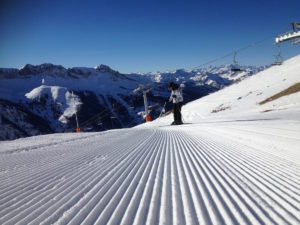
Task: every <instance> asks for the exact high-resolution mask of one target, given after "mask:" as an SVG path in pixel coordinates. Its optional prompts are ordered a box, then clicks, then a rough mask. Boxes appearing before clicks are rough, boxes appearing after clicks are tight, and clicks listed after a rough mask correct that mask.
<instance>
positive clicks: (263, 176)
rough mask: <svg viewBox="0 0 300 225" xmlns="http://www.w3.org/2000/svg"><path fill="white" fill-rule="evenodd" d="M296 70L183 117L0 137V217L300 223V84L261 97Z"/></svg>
mask: <svg viewBox="0 0 300 225" xmlns="http://www.w3.org/2000/svg"><path fill="white" fill-rule="evenodd" d="M299 71H300V56H298V57H295V58H293V59H291V60H288V61H286V62H285V63H284V64H283V65H282V66H276V67H271V68H269V69H268V70H266V71H263V72H261V73H260V74H258V75H256V76H253V77H250V78H247V79H245V80H243V81H241V82H240V83H238V84H235V85H232V86H230V87H227V88H225V89H223V90H221V91H219V92H216V93H214V94H211V95H209V96H206V97H204V98H202V99H199V100H196V101H194V102H191V103H189V104H187V105H185V106H184V107H183V109H182V113H183V119H184V121H185V122H186V124H184V125H181V126H169V125H168V124H169V123H170V122H171V121H172V115H169V116H166V117H162V118H160V119H158V120H156V121H153V122H150V123H147V124H143V125H140V126H137V127H135V128H131V129H121V130H111V131H106V132H100V133H80V134H53V135H44V136H36V137H30V138H24V139H18V140H15V141H3V142H1V145H0V224H137V225H139V224H149V225H152V224H180V225H182V224H222V225H223V224H300V153H299V152H300V151H299V146H300V117H299V115H300V114H299V113H300V105H299V102H300V95H299V92H298V93H295V94H292V95H290V96H285V97H281V98H279V99H277V100H274V101H272V102H269V103H267V104H264V105H260V104H257V103H259V102H261V101H263V100H265V99H266V98H268V97H270V96H272V95H274V94H276V93H279V92H280V91H282V90H284V89H286V88H288V87H290V86H291V85H293V84H295V83H298V82H299V80H300V76H299V75H300V74H299ZM266 110H267V111H266ZM269 110H271V111H269Z"/></svg>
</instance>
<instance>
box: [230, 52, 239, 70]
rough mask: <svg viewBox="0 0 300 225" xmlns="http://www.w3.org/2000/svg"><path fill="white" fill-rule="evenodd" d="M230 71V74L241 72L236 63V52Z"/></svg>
mask: <svg viewBox="0 0 300 225" xmlns="http://www.w3.org/2000/svg"><path fill="white" fill-rule="evenodd" d="M231 71H232V72H241V71H242V69H241V67H240V66H239V64H238V62H237V61H236V51H235V52H234V53H233V64H232V66H231Z"/></svg>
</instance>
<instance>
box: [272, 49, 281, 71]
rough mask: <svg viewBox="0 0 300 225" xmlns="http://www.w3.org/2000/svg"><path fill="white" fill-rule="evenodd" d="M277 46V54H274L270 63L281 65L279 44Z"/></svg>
mask: <svg viewBox="0 0 300 225" xmlns="http://www.w3.org/2000/svg"><path fill="white" fill-rule="evenodd" d="M277 47H278V53H277V55H274V57H275V61H274V62H273V63H272V65H273V66H280V65H282V62H283V58H282V56H281V51H280V44H277Z"/></svg>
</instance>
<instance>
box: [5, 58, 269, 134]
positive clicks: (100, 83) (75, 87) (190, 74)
mask: <svg viewBox="0 0 300 225" xmlns="http://www.w3.org/2000/svg"><path fill="white" fill-rule="evenodd" d="M230 68H231V67H230V65H228V66H222V67H209V68H207V69H198V70H191V71H189V70H184V69H180V70H176V71H174V72H165V73H160V72H155V73H146V74H122V73H120V72H118V71H115V70H113V69H111V68H110V67H109V66H106V65H98V66H96V67H95V68H85V67H73V68H68V69H66V68H64V67H63V66H60V65H53V64H49V63H47V64H41V65H37V66H34V65H30V64H27V65H25V66H24V67H23V68H21V69H5V68H3V69H0V100H1V101H0V108H1V114H0V115H1V117H2V123H1V125H0V126H1V128H2V127H5V129H2V132H1V135H0V139H2V140H3V139H14V138H18V137H24V136H31V135H35V134H43V133H51V132H69V131H73V130H74V129H75V127H76V122H75V112H77V113H78V119H79V125H80V127H81V129H82V130H85V131H100V130H106V129H112V128H122V127H132V126H134V125H137V124H140V123H142V122H143V118H142V117H140V116H139V115H138V113H139V112H140V111H143V110H144V106H143V98H142V96H141V95H134V94H133V90H134V89H135V88H136V87H137V86H138V84H145V85H149V84H151V85H152V87H153V90H152V91H151V92H150V93H149V94H148V100H149V103H150V105H152V106H155V107H153V110H152V112H151V116H152V118H156V117H157V116H158V115H159V113H160V111H161V107H162V105H163V104H164V102H165V101H167V100H168V98H169V90H168V88H167V86H168V83H169V82H170V81H175V82H178V83H184V84H185V90H184V98H185V102H189V101H192V100H195V99H197V98H200V97H202V96H205V95H207V94H209V93H211V92H214V91H217V90H219V89H221V88H223V87H225V86H228V85H230V84H232V83H234V82H238V81H240V80H242V79H244V78H246V77H249V76H251V75H253V74H255V73H257V72H258V71H261V70H263V69H264V67H245V68H243V71H242V72H232V71H231V70H230ZM72 92H73V93H74V95H73V96H72ZM170 107H171V105H169V106H167V109H170ZM19 115H23V116H22V117H20V116H19ZM25 115H26V116H25ZM33 121H35V122H33ZM37 121H42V123H43V124H47V126H46V127H44V126H42V128H40V127H39V126H38V125H37V126H34V124H36V123H37V124H39V123H40V122H37ZM28 127H32V130H34V132H33V131H30V132H29V130H30V129H29V128H28Z"/></svg>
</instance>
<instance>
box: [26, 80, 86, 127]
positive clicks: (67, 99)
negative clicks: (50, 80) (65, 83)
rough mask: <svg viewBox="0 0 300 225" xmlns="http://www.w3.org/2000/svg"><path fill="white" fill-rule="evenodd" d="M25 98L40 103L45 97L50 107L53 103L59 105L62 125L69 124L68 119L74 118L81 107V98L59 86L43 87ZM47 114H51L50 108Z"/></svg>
mask: <svg viewBox="0 0 300 225" xmlns="http://www.w3.org/2000/svg"><path fill="white" fill-rule="evenodd" d="M25 96H26V98H27V99H28V100H31V101H39V100H40V99H41V98H43V97H44V98H46V99H47V105H48V106H51V105H52V104H53V103H56V104H58V105H59V106H60V111H61V116H60V117H59V121H60V122H62V123H67V119H68V118H70V117H72V116H73V115H74V114H75V113H76V112H77V111H78V108H79V107H80V105H81V101H80V98H79V97H78V96H77V95H75V94H74V93H73V95H72V93H70V92H69V91H68V89H67V88H64V87H58V86H47V85H41V86H40V87H37V88H35V89H33V90H32V91H31V92H29V93H27V94H25ZM46 96H47V97H46ZM46 114H48V115H50V114H51V110H50V109H49V107H48V112H46ZM53 120H54V119H53Z"/></svg>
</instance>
